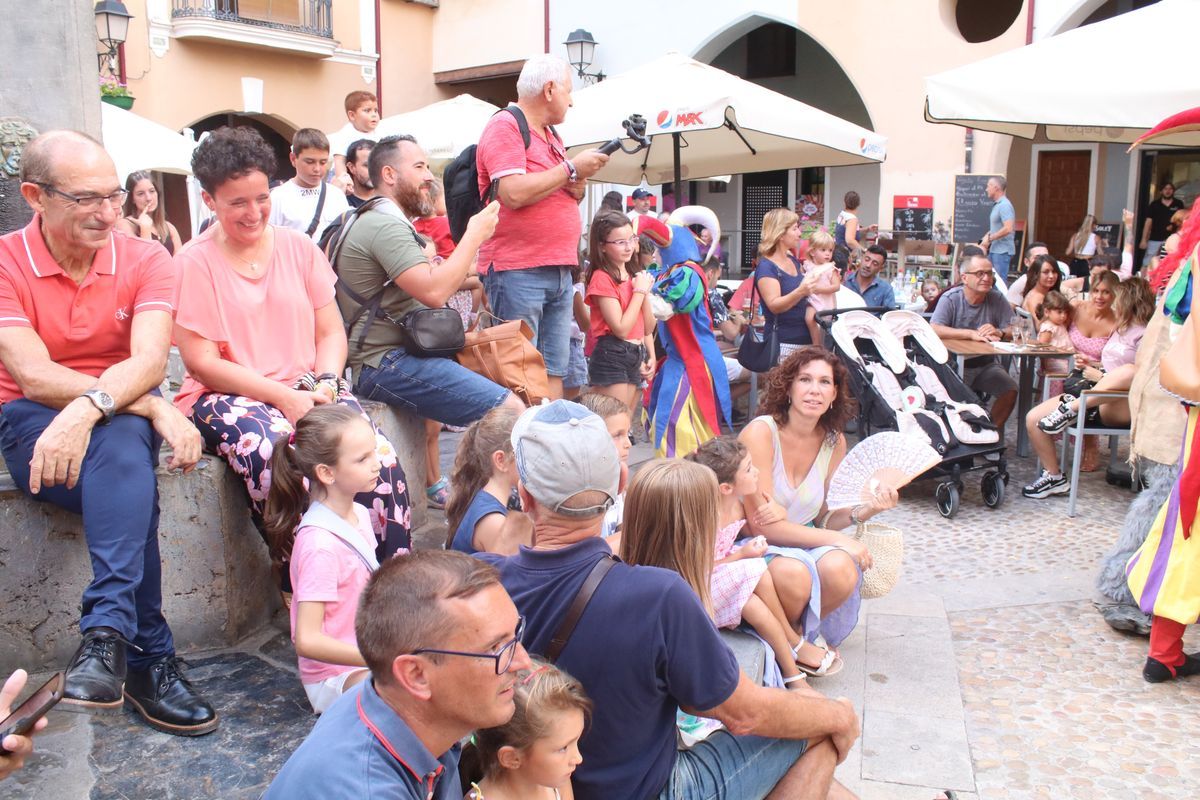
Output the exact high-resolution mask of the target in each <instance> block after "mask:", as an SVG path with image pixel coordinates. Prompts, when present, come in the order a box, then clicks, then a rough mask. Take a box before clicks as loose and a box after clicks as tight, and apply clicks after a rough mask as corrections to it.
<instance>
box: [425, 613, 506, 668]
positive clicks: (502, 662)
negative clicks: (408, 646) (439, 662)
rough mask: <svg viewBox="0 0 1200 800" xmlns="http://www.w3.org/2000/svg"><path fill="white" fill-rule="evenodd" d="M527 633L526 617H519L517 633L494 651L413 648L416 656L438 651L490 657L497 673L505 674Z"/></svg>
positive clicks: (471, 656)
mask: <svg viewBox="0 0 1200 800" xmlns="http://www.w3.org/2000/svg"><path fill="white" fill-rule="evenodd" d="M524 633H525V618H524V617H518V618H517V635H516V636H514V637H513V638H511V639H509V640H508V641H507V642H505V643H504V644H503V645H501V647H500V649H499V650H497V651H496V652H494V653H466V652H463V651H461V650H435V649H434V648H432V647H422V648H421V649H420V650H413V651H412V654H413V655H414V656H419V655H423V654H425V653H436V654H438V655H441V656H462V657H464V658H490V659H492V660H494V661H495V662H496V674H497V675H503V674H504V673H506V672H508V668H509V667H511V666H512V662H513V659H514V658H516V655H517V645H519V644H520V643H521V636H523V635H524Z"/></svg>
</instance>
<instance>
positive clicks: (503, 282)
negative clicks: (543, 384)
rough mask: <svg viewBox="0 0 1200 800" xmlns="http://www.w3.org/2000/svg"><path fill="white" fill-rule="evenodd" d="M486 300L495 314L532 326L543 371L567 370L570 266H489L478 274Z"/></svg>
mask: <svg viewBox="0 0 1200 800" xmlns="http://www.w3.org/2000/svg"><path fill="white" fill-rule="evenodd" d="M482 279H483V288H484V291H486V292H487V298H488V303H490V304H491V307H492V311H493V313H495V315H496V316H498V317H500V318H501V319H505V320H513V319H523V320H525V321H526V322H528V323H529V327H530V329H532V330H533V341H534V343H535V344H536V345H537V349H538V351H539V352H540V353H541V354H542V358H544V359H545V360H546V372H547V373H549V374H550V375H553V376H555V377H557V378H561V377H563V376H564V375H566V374H567V365H568V364H569V362H570V344H571V320H572V319H574V318H575V311H574V302H575V289H574V287H573V286H572V284H571V267H530V268H529V269H506V270H503V271H501V272H497V271H496V269H495V267H492V266H489V267H488V268H487V271H486V272H484V273H483V274H482Z"/></svg>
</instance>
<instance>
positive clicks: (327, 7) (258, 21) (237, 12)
mask: <svg viewBox="0 0 1200 800" xmlns="http://www.w3.org/2000/svg"><path fill="white" fill-rule="evenodd" d="M332 7H333V0H172V8H171V18H172V19H173V20H177V21H178V20H188V19H197V18H198V19H210V20H216V21H218V22H234V23H238V24H240V25H250V26H254V27H258V28H265V29H268V30H274V31H283V32H287V33H298V34H304V35H308V36H321V37H324V38H326V39H332V38H333V21H332Z"/></svg>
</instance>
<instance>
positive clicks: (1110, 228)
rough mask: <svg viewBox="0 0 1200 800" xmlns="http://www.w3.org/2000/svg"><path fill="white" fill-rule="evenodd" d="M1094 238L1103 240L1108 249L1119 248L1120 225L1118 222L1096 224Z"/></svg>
mask: <svg viewBox="0 0 1200 800" xmlns="http://www.w3.org/2000/svg"><path fill="white" fill-rule="evenodd" d="M1096 236H1097V238H1100V239H1103V240H1104V241H1105V242H1106V243H1107V246H1108V247H1120V246H1121V223H1119V222H1097V223H1096Z"/></svg>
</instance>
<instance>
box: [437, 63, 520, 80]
mask: <svg viewBox="0 0 1200 800" xmlns="http://www.w3.org/2000/svg"><path fill="white" fill-rule="evenodd" d="M524 66H525V59H523V58H522V59H518V60H516V61H505V62H504V63H502V64H484V65H483V66H480V67H467V68H465V69H450V70H446V71H445V72H435V73H433V82H434V83H466V82H467V81H477V80H482V79H484V78H505V77H508V76H511V75H520V74H521V68H522V67H524Z"/></svg>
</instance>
